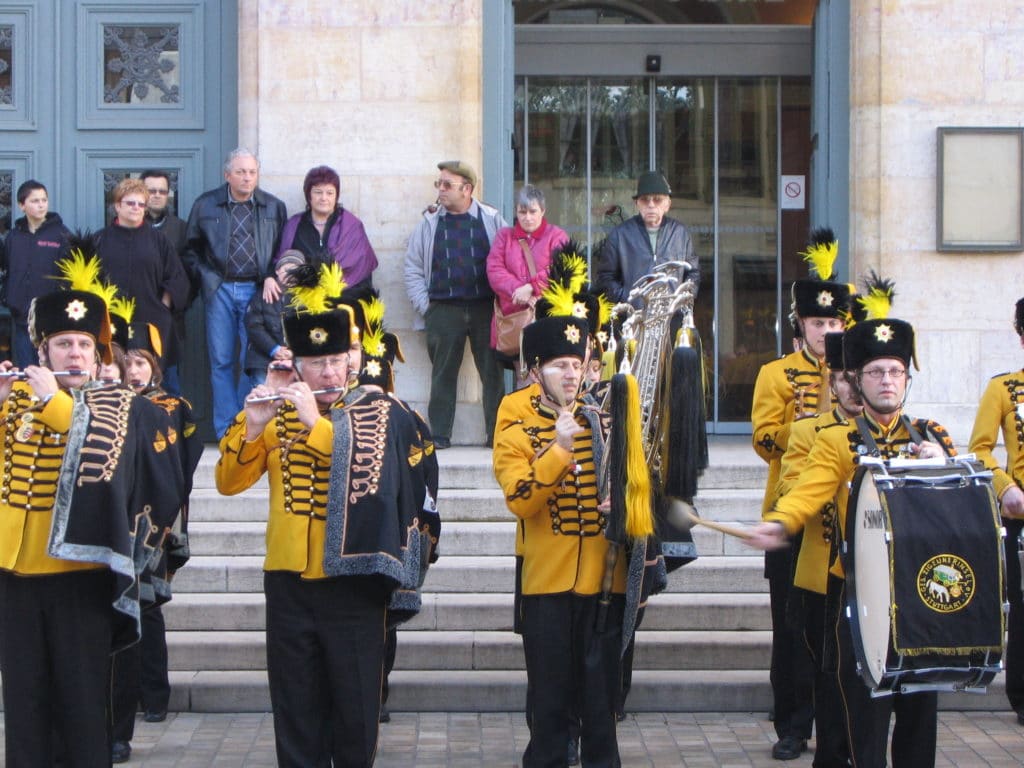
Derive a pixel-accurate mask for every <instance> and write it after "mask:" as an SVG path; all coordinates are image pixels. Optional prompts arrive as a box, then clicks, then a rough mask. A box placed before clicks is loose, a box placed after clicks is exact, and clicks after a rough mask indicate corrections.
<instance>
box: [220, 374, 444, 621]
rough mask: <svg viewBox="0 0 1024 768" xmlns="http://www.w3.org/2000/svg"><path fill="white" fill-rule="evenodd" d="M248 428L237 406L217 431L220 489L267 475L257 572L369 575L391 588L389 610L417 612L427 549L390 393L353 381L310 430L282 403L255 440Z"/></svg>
mask: <svg viewBox="0 0 1024 768" xmlns="http://www.w3.org/2000/svg"><path fill="white" fill-rule="evenodd" d="M245 432H246V424H245V414H244V412H243V413H242V414H239V415H238V416H237V417H236V419H235V421H234V422H233V423H232V424H231V426H230V427H229V428H228V430H227V432H226V433H225V435H224V437H223V438H222V439H221V442H220V452H221V456H220V459H219V461H218V462H217V467H216V480H217V488H218V490H219V491H220V492H221V493H223V494H225V495H229V496H230V495H234V494H236V493H240V492H241V491H244V490H245V489H247V488H249V487H251V486H252V485H253V484H254V483H255V482H256V481H257V480H258V479H259V478H260V477H262V476H263V474H264V473H265V472H266V473H268V474H269V480H270V513H269V517H268V521H267V556H266V559H265V560H264V565H263V568H264V570H266V571H291V572H293V573H297V574H299V575H301V577H302V578H304V579H326V578H332V577H336V576H369V577H375V578H377V579H379V580H381V581H382V582H383V583H385V584H386V585H389V586H390V587H391V588H393V589H394V592H393V593H392V602H391V603H390V604H389V606H388V607H389V611H391V610H395V611H401V612H402V615H404V616H406V617H407V618H408V617H411V616H412V615H415V613H416V611H417V610H418V609H419V599H420V598H419V589H418V580H419V574H420V562H421V560H422V559H423V558H424V557H429V551H428V548H427V546H426V543H425V541H424V537H423V536H422V535H421V533H420V530H421V529H420V512H421V510H422V509H423V501H424V496H425V491H424V485H423V483H422V481H421V480H419V479H418V476H417V474H416V473H415V472H414V471H413V469H412V467H411V457H413V456H414V453H415V451H416V445H415V444H416V436H415V427H414V425H413V423H412V420H411V419H410V417H409V415H408V413H407V412H406V411H405V410H404V409H402V408H401V407H400V406H399V405H398V404H397V402H396V401H395V400H394V399H393V398H391V397H390V396H388V395H387V394H385V393H383V392H381V391H379V390H376V391H367V390H365V389H363V388H359V389H357V390H354V391H353V392H350V393H349V394H347V395H346V396H345V398H344V400H339V401H338V402H336V403H335V404H334V405H332V407H331V408H330V409H329V410H328V412H327V415H326V416H324V415H322V416H321V417H320V418H319V419H317V421H316V423H315V424H314V425H313V428H312V429H307V428H306V427H305V426H304V425H303V424H302V423H301V422H300V421H299V419H298V416H297V413H296V411H295V409H294V407H292V406H291V405H290V404H287V403H285V404H282V406H281V408H280V409H279V410H278V413H277V415H276V416H275V417H274V418H273V419H271V420H270V422H269V423H268V424H267V426H266V428H265V429H264V431H263V433H262V434H261V436H260V437H259V438H258V439H256V440H253V441H247V440H246V439H245ZM396 615H397V614H396Z"/></svg>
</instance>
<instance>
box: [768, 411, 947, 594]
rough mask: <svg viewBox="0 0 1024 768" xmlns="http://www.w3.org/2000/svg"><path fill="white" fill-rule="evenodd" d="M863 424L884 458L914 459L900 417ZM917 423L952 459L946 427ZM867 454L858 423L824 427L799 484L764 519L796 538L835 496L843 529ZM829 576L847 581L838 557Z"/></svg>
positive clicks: (815, 442) (867, 418) (924, 421)
mask: <svg viewBox="0 0 1024 768" xmlns="http://www.w3.org/2000/svg"><path fill="white" fill-rule="evenodd" d="M864 421H865V422H866V423H867V426H868V429H869V432H870V434H871V437H872V438H873V439H874V442H875V444H876V446H877V447H878V451H879V453H880V454H881V458H883V459H893V458H896V457H897V456H899V457H902V458H909V457H910V454H909V452H908V445H909V444H910V434H909V432H908V431H907V429H906V426H905V425H904V423H903V420H902V419H901V418H900V414H897V417H896V418H894V419H893V422H892V424H891V425H890V426H889V427H887V428H886V427H882V426H881V425H880V424H879V423H878V422H876V421H875V420H874V419H872V418H871V417H870V416H868V415H865V416H864ZM913 424H914V427H915V428H916V429H917V431H918V432H920V433H921V435H922V436H923V437H924V438H925V439H929V440H933V441H935V442H937V443H939V444H940V445H941V446H942V447H943V449H944V450H945V451H946V454H947V455H948V456H954V455H956V449H955V448H954V447H953V441H952V440H951V439H950V437H949V435H948V434H947V432H946V430H945V429H944V428H943V427H941V426H940V425H938V424H936V423H935V422H933V421H926V420H923V419H915V420H914V421H913ZM869 452H870V449H869V447H868V446H867V445H865V443H864V440H863V438H862V436H861V434H860V431H859V430H858V428H857V425H856V422H855V421H848V422H841V423H840V422H836V423H833V424H829V425H827V426H824V427H822V429H821V430H820V431H819V432H818V436H817V438H816V439H815V441H814V447H813V448H811V451H810V453H809V454H808V455H807V461H806V464H805V466H804V470H803V471H802V472H801V473H800V482H799V483H798V484H797V485H795V486H794V487H793V488H791V489H790V490H789V492H788V493H786V495H785V496H783V497H782V498H780V499H777V500H776V501H775V503H774V505H773V507H772V509H770V510H769V511H768V513H767V514H766V515H765V520H769V521H774V522H778V523H781V524H782V525H783V527H785V529H786V532H787V533H789V534H790V535H791V536H792V535H794V534H796V533H797V532H799V531H800V530H802V529H803V528H804V527H805V526H806V525H807V522H808V521H809V520H810V519H811V518H812V517H814V516H815V515H817V514H818V513H819V512H820V510H821V508H822V507H823V506H825V504H827V503H828V502H829V501H830V500H832V499H833V498H834V499H835V502H836V511H837V513H838V520H839V530H840V532H842V531H844V530H845V526H846V508H847V503H848V501H849V492H848V485H849V483H850V481H851V480H852V479H853V473H854V471H855V470H856V468H857V464H858V463H859V461H860V457H861V456H863V455H867V454H868V453H869ZM831 572H832V573H833V574H835V575H836V576H839V577H840V578H842V577H843V570H842V565H841V563H840V561H839V559H838V558H836V559H834V561H833V563H832V567H831Z"/></svg>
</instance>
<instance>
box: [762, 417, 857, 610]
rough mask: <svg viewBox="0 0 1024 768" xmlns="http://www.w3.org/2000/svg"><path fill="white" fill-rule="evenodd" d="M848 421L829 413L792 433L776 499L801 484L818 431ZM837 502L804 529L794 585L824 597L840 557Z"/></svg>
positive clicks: (794, 427) (828, 504) (805, 422)
mask: <svg viewBox="0 0 1024 768" xmlns="http://www.w3.org/2000/svg"><path fill="white" fill-rule="evenodd" d="M845 421H846V418H845V417H844V416H843V415H842V414H841V413H840V411H839V409H838V408H833V409H832V411H831V412H830V413H828V414H822V415H820V416H814V417H812V418H809V419H801V420H800V421H797V422H795V423H794V424H793V425H792V427H791V429H790V430H789V443H788V445H787V447H786V452H785V453H784V454H783V456H782V461H781V465H780V474H779V484H778V486H776V493H775V495H776V498H782V497H783V496H785V495H786V493H788V492H789V491H790V490H792V489H793V488H794V487H796V486H797V485H798V484H799V482H800V475H801V473H802V472H803V471H804V469H805V467H806V466H807V456H808V454H810V452H811V448H813V447H814V440H815V438H816V437H817V436H818V432H820V431H821V430H822V429H824V428H825V427H826V426H828V425H829V424H837V423H844V422H845ZM835 517H836V503H835V499H830V500H829V501H827V502H825V505H824V506H823V507H822V508H821V510H820V514H817V515H811V516H810V517H809V518H808V520H807V524H806V525H805V526H804V531H803V533H804V535H803V539H802V540H801V542H800V551H799V553H798V554H797V559H796V569H795V571H794V575H793V584H794V586H797V587H800V588H801V589H806V590H807V591H809V592H816V593H818V594H820V595H824V594H825V592H826V589H827V587H828V569H829V567H830V566H831V565H832V560H833V559H834V558H835V556H836V554H837V550H836V544H837V542H836V531H837V529H838V524H837V521H836V519H835Z"/></svg>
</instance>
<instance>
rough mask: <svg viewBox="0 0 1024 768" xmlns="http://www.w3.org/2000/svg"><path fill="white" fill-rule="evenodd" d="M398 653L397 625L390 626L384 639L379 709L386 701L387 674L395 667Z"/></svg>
mask: <svg viewBox="0 0 1024 768" xmlns="http://www.w3.org/2000/svg"><path fill="white" fill-rule="evenodd" d="M397 655H398V629H397V627H391V629H389V630H388V635H387V639H386V640H385V641H384V680H383V682H382V683H381V687H380V706H381V709H383V708H384V705H385V704H387V703H388V692H389V691H390V688H389V687H388V676H389V675H390V674H391V670H392V669H394V668H395V656H397Z"/></svg>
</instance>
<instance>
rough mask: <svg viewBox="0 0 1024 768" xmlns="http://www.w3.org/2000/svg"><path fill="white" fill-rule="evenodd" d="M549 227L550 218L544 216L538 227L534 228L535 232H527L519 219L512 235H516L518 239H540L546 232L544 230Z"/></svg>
mask: <svg viewBox="0 0 1024 768" xmlns="http://www.w3.org/2000/svg"><path fill="white" fill-rule="evenodd" d="M547 228H548V220H547V219H546V218H542V219H541V220H540V226H539V227H537V228H536V229H535V230H533V232H530V233H527V231H526V230H525V229H523V228H522V227H521V226H519V222H518V221H517V222H516V224H515V226H514V227H512V237H514V238H515V239H516V240H523V239H526V240H531V239H538V238H539V237H540V236H541V235H543V234H544V230H545V229H547Z"/></svg>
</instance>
